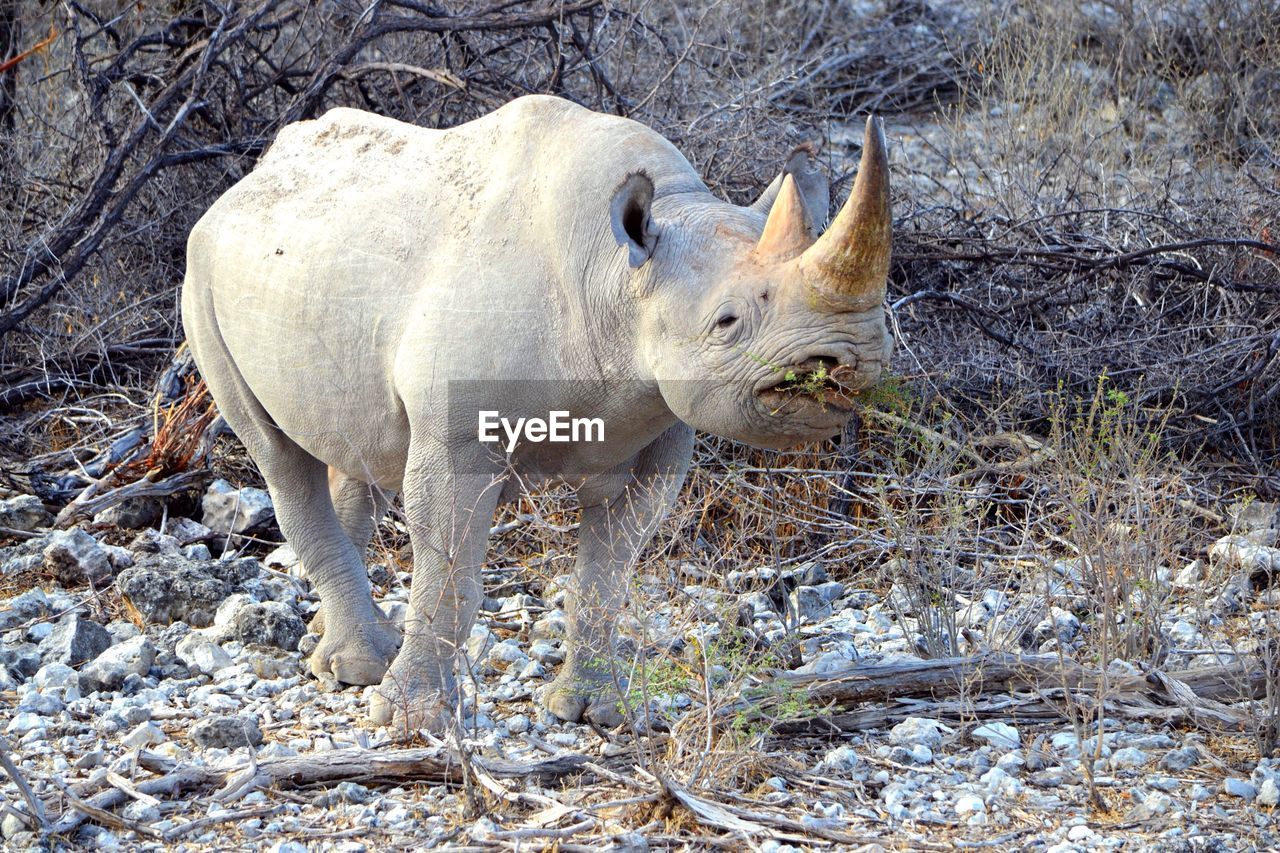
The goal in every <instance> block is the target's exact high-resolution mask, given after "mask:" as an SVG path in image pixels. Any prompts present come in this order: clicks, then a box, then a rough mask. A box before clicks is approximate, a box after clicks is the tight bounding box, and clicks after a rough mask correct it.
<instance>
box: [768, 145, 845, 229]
mask: <svg viewBox="0 0 1280 853" xmlns="http://www.w3.org/2000/svg"><path fill="white" fill-rule="evenodd" d="M817 160H818V144H817V143H815V142H802V143H800V144H799V145H797V146H796V148H795V150H794V151H792V152H791V156H790V157H788V158H787V162H786V165H784V166H783V167H782V173H781V174H779V175H778V177H776V178H774V179H773V183H771V184H769V186H768V187H766V188H765V191H764V192H762V193H761V194H760V197H759V198H758V199H756V200H755V201H754V202H753V203H752V205H751V209H752V210H758V211H760V212H761V213H763V214H765V215H766V216H767V215H768V214H769V211H770V210H771V209H772V208H773V202H774V200H775V199H776V198H777V197H778V192H779V191H780V190H781V189H782V181H783V179H784V178H786V177H787V175H790V176H791V178H792V180H794V181H795V182H796V189H798V190H799V191H800V197H801V198H802V199H804V209H805V212H806V213H808V214H809V222H810V223H811V224H812V226H813V230H812V231H811V233H810V234H809V236H810V237H816V236H818V235H817V233H816V232H817V231H819V230H821V228H822V227H823V226H824V225H826V224H827V217H829V216H830V215H831V198H830V188H829V187H828V184H827V178H826V175H824V174H823V173H822V169H821V168H819V166H818V162H817Z"/></svg>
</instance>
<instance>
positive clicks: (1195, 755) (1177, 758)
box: [1160, 746, 1200, 773]
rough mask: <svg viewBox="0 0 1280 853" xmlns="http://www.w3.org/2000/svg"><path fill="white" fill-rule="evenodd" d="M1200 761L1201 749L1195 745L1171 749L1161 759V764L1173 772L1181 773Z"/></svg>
mask: <svg viewBox="0 0 1280 853" xmlns="http://www.w3.org/2000/svg"><path fill="white" fill-rule="evenodd" d="M1199 763H1200V751H1199V750H1198V749H1196V748H1195V747H1194V746H1186V747H1183V748H1182V749H1171V750H1169V751H1168V752H1166V753H1165V754H1164V758H1162V759H1160V766H1161V767H1163V768H1164V769H1165V770H1168V771H1169V772H1171V773H1181V772H1182V771H1183V770H1189V769H1191V768H1192V767H1195V766H1196V765H1197V764H1199Z"/></svg>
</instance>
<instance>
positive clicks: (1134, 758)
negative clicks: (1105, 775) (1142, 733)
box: [1111, 746, 1151, 770]
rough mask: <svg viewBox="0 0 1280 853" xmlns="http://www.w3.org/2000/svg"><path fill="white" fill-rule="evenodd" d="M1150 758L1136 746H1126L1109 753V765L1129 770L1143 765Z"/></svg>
mask: <svg viewBox="0 0 1280 853" xmlns="http://www.w3.org/2000/svg"><path fill="white" fill-rule="evenodd" d="M1150 760H1151V759H1150V758H1148V757H1147V754H1146V753H1145V752H1143V751H1142V750H1140V749H1138V748H1137V747H1133V746H1126V747H1124V748H1123V749H1117V750H1116V751H1115V752H1113V753H1112V754H1111V766H1112V767H1114V768H1115V769H1117V770H1131V769H1134V768H1138V767H1143V766H1144V765H1146V763H1147V762H1148V761H1150Z"/></svg>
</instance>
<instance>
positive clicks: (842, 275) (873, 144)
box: [800, 116, 893, 308]
mask: <svg viewBox="0 0 1280 853" xmlns="http://www.w3.org/2000/svg"><path fill="white" fill-rule="evenodd" d="M892 248H893V211H892V210H891V209H890V205H889V156H888V154H887V152H886V151H885V141H884V130H883V129H882V128H881V127H880V122H879V121H877V120H876V119H875V117H874V116H872V117H870V118H868V119H867V130H866V135H865V137H864V139H863V143H862V162H861V164H860V165H859V166H858V177H857V180H855V181H854V184H853V192H851V193H850V194H849V200H848V201H846V202H845V204H844V207H842V208H841V209H840V212H839V213H838V214H836V218H835V221H834V222H832V223H831V227H830V228H828V229H827V230H826V232H825V233H823V235H822V236H821V237H819V238H818V241H817V242H816V243H814V244H813V245H812V246H810V247H809V248H808V249H806V250H805V252H804V254H803V255H801V256H800V266H801V269H802V270H803V271H804V277H805V280H806V281H807V282H808V283H809V284H810V285H811V286H812V287H813V288H814V289H815V290H817V291H818V292H819V293H820V294H821V295H822V296H824V297H826V298H827V299H828V300H829V301H831V302H833V303H835V304H837V305H839V306H841V307H846V306H853V307H865V308H871V307H873V306H874V305H878V304H879V303H880V302H881V300H883V299H884V289H885V282H886V281H887V280H888V277H889V255H890V252H891V251H892Z"/></svg>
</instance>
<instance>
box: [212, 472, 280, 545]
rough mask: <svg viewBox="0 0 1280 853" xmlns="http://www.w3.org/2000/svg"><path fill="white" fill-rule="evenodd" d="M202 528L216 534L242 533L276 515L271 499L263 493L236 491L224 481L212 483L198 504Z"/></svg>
mask: <svg viewBox="0 0 1280 853" xmlns="http://www.w3.org/2000/svg"><path fill="white" fill-rule="evenodd" d="M201 506H202V507H203V509H204V524H205V526H206V527H208V528H209V529H210V530H213V531H215V532H217V533H243V532H245V531H246V530H249V529H251V528H254V527H257V526H258V525H259V524H262V523H263V522H265V521H268V520H270V519H271V518H272V517H273V516H274V515H275V508H274V507H273V506H272V505H271V496H270V495H268V494H267V493H266V492H264V491H263V490H262V489H255V488H252V487H249V486H246V487H245V488H243V489H237V488H236V487H235V486H233V485H231V484H230V483H228V482H227V481H226V480H214V481H213V483H212V484H211V485H210V486H209V489H208V491H206V492H205V494H204V499H203V500H202V501H201Z"/></svg>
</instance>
